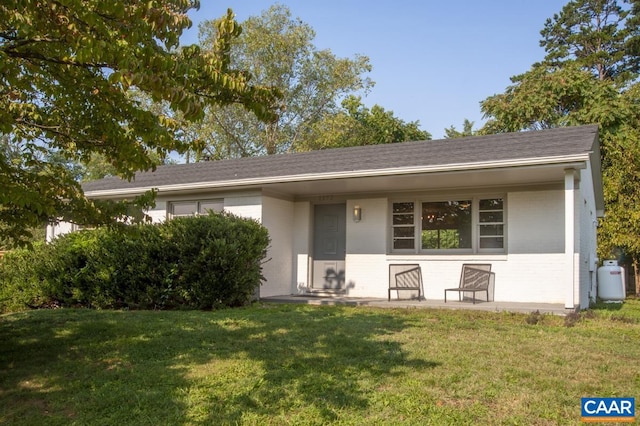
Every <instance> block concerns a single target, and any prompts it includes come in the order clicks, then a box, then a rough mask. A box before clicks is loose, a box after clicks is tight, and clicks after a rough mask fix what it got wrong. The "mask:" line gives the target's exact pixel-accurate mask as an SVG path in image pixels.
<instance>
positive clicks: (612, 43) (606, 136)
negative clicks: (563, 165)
mask: <svg viewBox="0 0 640 426" xmlns="http://www.w3.org/2000/svg"><path fill="white" fill-rule="evenodd" d="M633 3H634V4H633V7H632V8H631V9H630V12H629V13H627V12H625V11H623V10H622V9H621V8H619V7H618V5H617V3H616V2H615V1H614V0H606V1H605V0H601V1H583V0H575V1H571V2H569V3H568V4H567V5H566V6H565V7H564V8H563V10H562V12H561V14H560V15H556V16H554V20H553V21H552V20H549V21H547V23H546V25H545V30H543V31H542V34H543V36H544V37H545V39H544V40H543V42H542V43H543V46H545V48H546V49H547V51H548V52H549V55H548V57H547V60H546V61H545V62H543V63H541V64H535V65H534V66H533V67H532V68H531V69H530V70H529V71H527V72H526V73H524V74H521V75H519V76H515V77H513V78H512V83H513V84H512V85H510V86H509V87H507V89H506V90H505V92H504V93H502V94H497V95H494V96H491V97H489V98H487V99H486V100H484V101H483V102H481V109H482V112H483V113H484V114H485V117H486V118H488V121H487V123H486V124H485V126H484V127H483V128H482V129H481V132H482V133H499V132H508V131H520V130H531V129H544V128H552V127H560V126H570V125H581V124H594V123H595V124H598V125H599V127H600V132H599V140H600V144H601V154H602V169H603V183H604V197H605V208H606V216H605V218H604V219H603V220H602V221H601V226H600V227H599V230H598V232H599V252H600V256H602V257H605V256H611V255H612V253H614V251H615V250H618V249H622V251H623V252H624V253H626V254H627V255H628V256H630V257H632V258H633V259H635V261H637V260H638V259H640V243H639V242H638V241H640V203H639V201H638V200H640V162H638V160H637V159H638V158H640V118H639V117H640V83H638V82H636V80H637V68H636V67H637V59H638V58H637V55H635V53H634V51H633V50H631V49H627V47H628V46H630V45H632V44H633V43H635V41H636V38H635V34H634V31H633V29H632V28H631V24H630V23H633V22H638V16H637V12H639V11H640V8H639V7H638V3H637V2H633ZM625 19H626V21H625ZM607 22H608V24H606V25H605V23H607ZM623 24H624V25H623ZM596 41H597V43H596Z"/></svg>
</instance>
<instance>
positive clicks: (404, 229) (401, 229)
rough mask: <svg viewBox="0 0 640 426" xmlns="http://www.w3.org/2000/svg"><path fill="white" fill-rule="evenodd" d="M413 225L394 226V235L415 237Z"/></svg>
mask: <svg viewBox="0 0 640 426" xmlns="http://www.w3.org/2000/svg"><path fill="white" fill-rule="evenodd" d="M413 232H414V228H413V226H398V227H396V228H393V237H394V238H396V237H404V238H413Z"/></svg>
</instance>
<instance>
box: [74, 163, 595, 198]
mask: <svg viewBox="0 0 640 426" xmlns="http://www.w3.org/2000/svg"><path fill="white" fill-rule="evenodd" d="M587 161H589V153H585V154H579V155H572V156H561V157H541V158H532V159H524V160H522V159H520V160H505V161H490V162H481V163H480V162H479V163H457V164H446V165H437V166H427V167H424V166H415V167H397V168H391V169H369V170H357V171H344V172H332V173H310V174H303V175H290V176H272V177H260V178H250V179H234V180H226V181H209V182H192V183H181V184H175V185H161V186H145V187H136V188H118V189H105V190H96V191H86V192H85V195H86V196H87V197H93V198H100V197H119V196H127V195H134V196H135V195H140V194H143V193H145V192H147V191H150V190H154V189H155V190H158V191H159V192H176V191H181V190H199V189H224V188H232V187H241V186H244V187H247V186H260V185H268V184H274V183H290V182H308V181H313V180H330V179H347V178H361V177H372V176H400V175H410V174H428V173H450V172H466V171H475V170H490V169H505V168H518V167H535V166H555V165H562V166H564V167H573V168H576V169H582V168H585V167H586V162H587Z"/></svg>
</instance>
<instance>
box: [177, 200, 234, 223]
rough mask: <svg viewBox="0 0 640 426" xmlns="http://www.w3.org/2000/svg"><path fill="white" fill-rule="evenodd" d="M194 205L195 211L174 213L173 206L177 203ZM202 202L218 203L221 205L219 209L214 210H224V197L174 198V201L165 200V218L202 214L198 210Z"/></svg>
mask: <svg viewBox="0 0 640 426" xmlns="http://www.w3.org/2000/svg"><path fill="white" fill-rule="evenodd" d="M194 203H195V206H196V211H195V212H193V213H191V214H178V215H177V214H174V212H173V211H174V206H176V205H179V204H194ZM204 203H215V204H220V205H221V207H222V208H221V209H220V210H215V211H220V212H221V211H223V210H224V199H223V198H205V199H196V200H174V201H168V202H167V218H169V219H173V218H176V217H190V216H197V215H199V214H203V213H201V212H200V210H201V206H202V204H204Z"/></svg>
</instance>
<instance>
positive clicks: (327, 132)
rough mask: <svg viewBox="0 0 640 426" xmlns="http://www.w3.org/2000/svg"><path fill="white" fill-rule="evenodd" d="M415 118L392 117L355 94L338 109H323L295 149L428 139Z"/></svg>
mask: <svg viewBox="0 0 640 426" xmlns="http://www.w3.org/2000/svg"><path fill="white" fill-rule="evenodd" d="M419 125H420V124H419V122H417V121H412V122H409V123H406V122H404V121H403V120H401V119H399V118H397V117H395V116H394V115H393V111H386V110H385V109H384V108H382V107H381V106H379V105H374V106H373V107H371V109H369V108H367V107H365V106H364V104H363V103H362V100H361V98H360V97H358V96H349V97H347V98H346V99H345V100H343V101H342V109H341V110H340V111H338V112H336V113H326V114H325V115H324V117H323V118H322V119H321V120H320V121H318V122H316V123H314V124H313V127H312V130H311V132H309V136H308V137H307V138H305V139H304V140H303V141H301V142H300V144H299V145H298V150H299V151H305V150H318V149H328V148H341V147H346V146H361V145H377V144H385V143H395V142H404V141H419V140H429V139H431V135H430V134H429V132H426V131H424V130H420V128H419Z"/></svg>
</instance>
